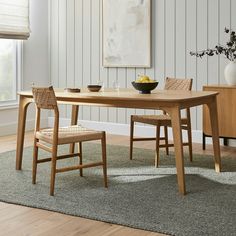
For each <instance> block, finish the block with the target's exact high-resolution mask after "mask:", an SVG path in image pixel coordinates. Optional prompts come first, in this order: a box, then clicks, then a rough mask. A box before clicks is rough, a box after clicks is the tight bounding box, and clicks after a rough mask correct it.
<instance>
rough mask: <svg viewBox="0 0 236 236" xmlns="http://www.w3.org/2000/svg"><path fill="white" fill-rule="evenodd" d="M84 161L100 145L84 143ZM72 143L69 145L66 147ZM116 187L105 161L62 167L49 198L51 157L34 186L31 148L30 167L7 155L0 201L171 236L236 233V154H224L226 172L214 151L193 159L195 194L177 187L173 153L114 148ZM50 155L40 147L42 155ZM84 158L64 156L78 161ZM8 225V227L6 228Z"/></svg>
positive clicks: (2, 157)
mask: <svg viewBox="0 0 236 236" xmlns="http://www.w3.org/2000/svg"><path fill="white" fill-rule="evenodd" d="M83 147H84V148H83V151H84V160H88V161H89V160H94V159H97V158H100V145H99V144H93V143H87V144H84V145H83ZM65 148H67V147H63V148H62V151H63V149H64V150H67V149H65ZM107 149H108V175H109V188H108V189H105V188H104V187H103V178H102V170H101V168H100V167H97V168H90V169H85V170H84V177H80V176H79V171H72V172H66V173H61V174H58V175H57V178H56V188H55V196H54V197H51V196H49V170H50V169H49V163H44V164H40V165H39V168H38V175H37V184H36V185H32V184H31V165H32V149H31V148H26V149H25V150H24V160H23V170H22V171H16V170H15V152H14V151H12V152H7V153H3V154H0V201H4V202H9V203H15V204H21V205H25V206H30V207H35V208H42V209H47V210H51V211H57V212H61V213H65V214H70V215H75V216H81V217H86V218H90V219H95V220H100V221H105V222H110V223H115V224H121V225H126V226H130V227H134V228H140V229H145V230H150V231H156V232H160V233H166V234H170V235H188V236H190V235H214V236H215V235H221V236H222V235H227V236H228V235H236V158H235V159H232V158H229V157H227V158H223V160H222V164H223V172H222V173H216V172H215V171H214V162H213V159H212V156H201V155H194V162H193V163H190V162H189V161H188V158H187V157H186V160H185V166H186V187H187V191H188V194H187V195H186V196H184V197H183V196H181V195H180V194H179V193H178V189H177V181H176V169H175V161H174V158H173V156H170V157H167V156H165V155H163V154H162V156H161V158H160V167H159V168H155V167H154V165H153V161H154V152H153V151H151V150H145V149H137V148H136V149H135V151H134V160H133V161H130V160H129V157H128V147H122V146H109V145H108V146H107ZM42 154H43V155H45V153H41V156H42ZM76 161H77V160H76V159H72V160H71V159H70V160H61V161H59V162H60V163H65V162H66V164H67V165H68V164H74V163H75V162H76ZM0 230H1V227H0Z"/></svg>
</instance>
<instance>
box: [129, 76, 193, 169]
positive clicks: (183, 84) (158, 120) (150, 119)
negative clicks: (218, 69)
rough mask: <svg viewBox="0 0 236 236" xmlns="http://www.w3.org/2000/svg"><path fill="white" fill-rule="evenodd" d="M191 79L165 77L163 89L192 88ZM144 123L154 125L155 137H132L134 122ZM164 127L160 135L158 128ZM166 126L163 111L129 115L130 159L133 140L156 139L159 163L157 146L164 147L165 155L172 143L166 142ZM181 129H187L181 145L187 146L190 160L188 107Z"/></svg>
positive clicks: (166, 121)
mask: <svg viewBox="0 0 236 236" xmlns="http://www.w3.org/2000/svg"><path fill="white" fill-rule="evenodd" d="M192 81H193V80H192V79H177V78H168V77H167V78H166V81H165V87H164V89H165V90H187V91H190V90H191V89H192ZM135 122H138V123H145V124H148V125H154V126H156V137H154V138H153V137H150V138H134V124H135ZM161 127H164V136H162V137H160V128H161ZM168 127H171V118H170V116H169V115H168V114H167V113H166V112H165V111H163V114H162V115H131V123H130V160H132V158H133V142H134V141H150V140H155V141H156V154H155V166H156V167H158V164H159V148H165V149H166V155H169V147H173V146H174V144H173V143H169V142H168ZM181 128H182V130H187V134H188V141H187V142H183V146H188V147H189V158H190V161H192V132H191V116H190V109H189V108H187V109H186V117H184V118H181ZM160 140H164V144H160Z"/></svg>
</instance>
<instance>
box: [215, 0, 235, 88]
mask: <svg viewBox="0 0 236 236" xmlns="http://www.w3.org/2000/svg"><path fill="white" fill-rule="evenodd" d="M233 1H235V0H233ZM219 10H220V12H219V14H220V16H219V17H220V24H219V30H220V33H219V35H220V44H225V42H226V41H227V40H229V35H228V34H226V33H224V28H225V27H227V28H230V21H231V17H230V13H231V9H230V0H220V8H219ZM233 14H235V13H233ZM227 63H228V60H226V59H225V58H224V57H223V56H221V57H220V68H219V69H220V83H222V84H223V83H225V79H224V68H225V66H226V65H227Z"/></svg>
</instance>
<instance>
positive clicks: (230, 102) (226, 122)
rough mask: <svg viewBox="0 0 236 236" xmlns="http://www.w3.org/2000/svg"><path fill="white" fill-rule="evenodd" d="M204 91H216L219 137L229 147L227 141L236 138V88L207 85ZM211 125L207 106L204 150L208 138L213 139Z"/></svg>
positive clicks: (204, 114) (204, 120)
mask: <svg viewBox="0 0 236 236" xmlns="http://www.w3.org/2000/svg"><path fill="white" fill-rule="evenodd" d="M203 91H216V92H218V93H219V96H218V97H217V107H218V109H217V110H218V119H219V136H220V137H221V138H223V139H224V145H227V143H228V142H227V139H229V138H231V139H235V138H236V125H235V120H236V107H235V102H236V86H230V85H206V86H203ZM211 136H212V132H211V123H210V117H209V111H208V109H207V107H206V106H204V107H203V149H205V147H206V137H211Z"/></svg>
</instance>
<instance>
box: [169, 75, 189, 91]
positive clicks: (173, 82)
mask: <svg viewBox="0 0 236 236" xmlns="http://www.w3.org/2000/svg"><path fill="white" fill-rule="evenodd" d="M192 84H193V79H177V78H169V77H167V78H166V83H165V89H166V90H187V91H190V90H191V89H192Z"/></svg>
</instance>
